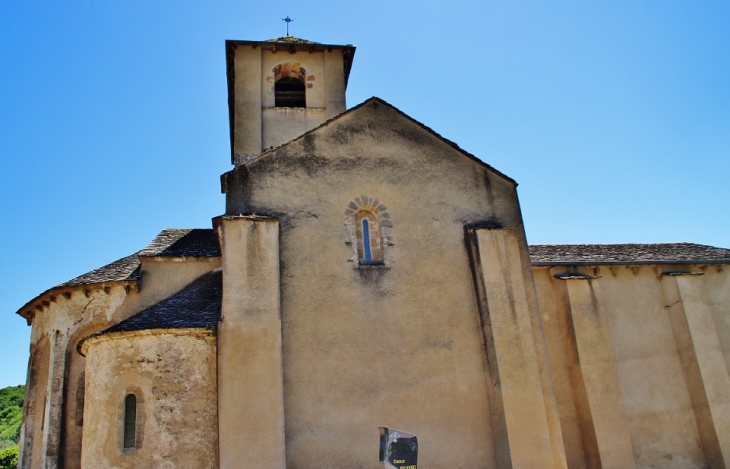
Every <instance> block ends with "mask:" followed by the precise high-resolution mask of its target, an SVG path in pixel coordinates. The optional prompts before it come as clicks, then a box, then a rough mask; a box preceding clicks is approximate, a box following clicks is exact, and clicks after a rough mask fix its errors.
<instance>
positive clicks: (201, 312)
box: [97, 269, 223, 335]
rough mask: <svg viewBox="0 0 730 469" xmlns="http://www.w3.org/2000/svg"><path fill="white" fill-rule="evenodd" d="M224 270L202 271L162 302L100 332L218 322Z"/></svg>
mask: <svg viewBox="0 0 730 469" xmlns="http://www.w3.org/2000/svg"><path fill="white" fill-rule="evenodd" d="M222 293H223V272H222V271H221V270H219V269H217V270H214V271H213V272H209V273H207V274H204V275H201V276H200V277H198V278H197V279H195V280H194V281H193V282H191V283H190V284H189V285H188V286H186V287H185V288H183V289H182V290H180V291H179V292H177V293H175V294H174V295H172V296H169V297H167V298H165V299H164V300H162V301H160V302H159V303H157V304H155V305H152V306H150V307H149V308H147V309H145V310H142V311H140V312H139V313H137V314H135V315H134V316H132V317H129V318H127V319H125V320H124V321H121V322H119V323H118V324H115V325H113V326H112V327H110V328H108V329H106V330H104V331H102V332H100V333H99V334H97V335H102V334H111V333H112V332H128V331H141V330H146V329H184V328H188V327H205V326H208V325H209V326H215V325H216V324H217V323H218V320H219V319H220V317H221V295H222Z"/></svg>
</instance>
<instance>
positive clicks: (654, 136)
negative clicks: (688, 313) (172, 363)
mask: <svg viewBox="0 0 730 469" xmlns="http://www.w3.org/2000/svg"><path fill="white" fill-rule="evenodd" d="M558 3H559V4H558ZM286 15H290V16H291V17H292V18H293V19H294V22H293V23H292V24H291V33H292V35H294V36H298V37H303V38H306V39H310V40H313V41H317V42H326V43H335V44H347V43H350V44H354V45H356V46H357V47H358V49H357V53H356V55H355V62H354V66H353V69H352V74H351V77H350V85H349V89H348V104H349V105H350V106H353V105H355V104H357V103H359V102H361V101H363V100H365V99H367V98H368V97H370V96H373V95H375V96H378V97H380V98H383V99H385V100H386V101H388V102H390V103H391V104H393V105H395V106H397V107H398V108H400V109H401V110H403V111H404V112H406V113H407V114H409V115H411V116H412V117H414V118H415V119H418V120H420V121H421V122H423V123H425V124H426V125H428V126H430V127H432V128H433V129H434V130H436V131H437V132H439V133H441V134H442V135H443V136H445V137H446V138H449V139H451V140H453V141H455V142H457V143H458V144H459V145H461V146H462V147H463V148H464V149H466V150H467V151H469V152H471V153H474V154H475V155H477V156H478V157H480V158H481V159H483V160H484V161H486V162H487V163H489V164H491V165H493V166H494V167H496V168H497V169H499V170H500V171H502V172H504V173H506V174H508V175H509V176H511V177H513V178H514V179H516V180H517V181H518V182H519V183H520V186H519V194H520V198H521V202H522V209H523V216H524V218H525V224H526V228H527V236H528V239H529V241H530V242H531V243H619V242H669V241H691V242H697V243H703V244H710V245H715V246H722V247H730V221H728V220H729V218H730V209H729V208H728V206H729V204H728V200H730V197H729V196H730V193H729V192H730V184H729V183H728V174H729V173H730V154H729V153H730V3H728V2H727V1H726V0H707V1H702V2H686V1H666V0H663V1H659V0H656V1H640V0H631V1H628V0H615V1H610V2H608V1H607V2H586V1H583V0H571V1H563V2H548V1H519V0H512V1H506V0H499V1H493V0H478V1H462V2H458V3H457V2H429V1H423V0H419V1H417V2H416V1H397V2H396V1H393V0H387V1H386V0H371V1H368V2H347V1H342V0H338V1H331V2H326V1H322V2H319V1H311V2H292V1H288V0H284V1H279V2H256V1H248V2H233V1H216V0H210V1H207V2H199V1H179V0H178V1H167V0H155V1H149V0H145V1H140V0H125V1H123V2H120V1H112V0H84V1H77V0H64V1H60V2H58V1H54V2H51V1H34V0H29V1H4V2H0V64H1V65H0V67H1V68H0V72H1V73H0V157H1V158H2V169H1V170H0V204H2V205H1V207H2V212H3V217H2V218H1V219H0V220H1V221H0V223H2V229H0V245H1V246H2V247H3V249H4V253H3V262H2V267H3V268H2V269H0V276H2V277H1V278H0V330H1V331H2V338H1V339H0V387H3V386H7V385H15V384H19V383H21V382H24V380H25V372H26V366H27V358H28V338H29V333H30V328H29V327H27V326H26V325H25V321H24V320H23V319H22V318H20V317H19V316H16V315H15V311H16V310H17V309H18V308H19V307H20V306H22V305H23V304H24V303H25V302H26V301H28V300H31V299H32V298H33V297H35V296H36V295H38V294H39V293H41V292H42V291H44V290H45V289H47V288H49V287H52V286H54V285H56V284H58V283H61V282H64V281H66V280H68V279H70V278H72V277H75V276H77V275H79V274H82V273H84V272H87V271H89V270H92V269H94V268H97V267H99V266H101V265H104V264H106V263H108V262H110V261H113V260H115V259H118V258H120V257H123V256H126V255H128V254H131V253H133V252H136V251H137V250H139V249H141V248H142V247H144V246H145V245H146V244H147V242H148V241H149V240H150V239H152V238H153V237H154V236H155V234H156V233H157V232H159V231H160V230H162V229H163V228H168V227H181V228H182V227H210V226H211V223H210V219H211V218H212V217H214V216H216V215H219V214H221V213H222V212H223V209H224V205H223V203H224V200H223V196H222V195H221V194H220V186H219V179H218V178H219V175H220V174H221V173H223V172H225V171H227V170H228V169H229V168H230V166H229V161H230V160H229V142H228V127H227V126H228V122H227V116H228V114H227V112H228V111H227V101H226V100H227V97H226V79H225V56H224V46H223V41H224V40H225V39H253V40H264V39H270V38H273V37H278V36H282V35H283V34H284V32H285V24H284V23H283V22H282V21H281V18H283V17H284V16H286Z"/></svg>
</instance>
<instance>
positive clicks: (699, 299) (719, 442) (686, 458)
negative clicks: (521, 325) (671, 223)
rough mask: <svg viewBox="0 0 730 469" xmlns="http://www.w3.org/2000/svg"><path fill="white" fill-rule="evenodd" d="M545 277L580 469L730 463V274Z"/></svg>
mask: <svg viewBox="0 0 730 469" xmlns="http://www.w3.org/2000/svg"><path fill="white" fill-rule="evenodd" d="M566 273H569V274H570V275H568V276H566V275H562V274H566ZM693 274H694V275H693ZM534 275H535V281H536V285H537V291H538V298H539V302H540V311H541V314H542V317H543V323H544V327H545V334H546V338H547V343H548V354H549V357H550V364H551V370H552V375H553V382H554V386H555V390H556V395H557V396H558V405H559V409H560V418H561V426H562V431H563V436H564V440H565V445H566V454H567V456H568V461H569V465H570V467H576V468H579V467H597V466H598V464H599V461H600V464H601V465H602V467H604V468H606V467H622V468H624V467H637V468H650V467H658V465H659V466H661V467H663V468H678V469H679V468H692V467H696V468H702V467H725V466H726V465H727V464H728V462H730V461H728V459H727V455H728V453H727V452H726V451H725V450H726V448H727V447H728V446H727V445H728V443H730V439H729V438H728V435H727V433H726V430H725V427H726V426H727V422H728V421H730V415H728V413H727V412H728V410H727V409H728V404H730V395H728V393H729V392H730V385H729V386H725V385H724V383H728V384H730V381H728V371H727V366H726V360H725V359H724V358H723V353H726V352H725V351H726V350H728V345H729V344H730V342H729V340H730V335H728V333H727V331H728V329H727V327H728V324H729V323H730V301H729V298H730V296H729V295H728V294H727V291H728V288H729V287H730V279H729V278H728V275H727V274H726V273H724V271H723V269H722V267H718V266H706V265H705V266H702V265H693V266H676V265H674V266H672V265H666V266H653V265H649V266H638V265H634V266H618V265H616V266H596V267H570V266H562V267H552V268H535V269H534ZM555 275H558V277H569V278H568V279H564V280H563V279H559V278H556V277H555ZM713 399H714V400H713ZM723 455H724V456H723Z"/></svg>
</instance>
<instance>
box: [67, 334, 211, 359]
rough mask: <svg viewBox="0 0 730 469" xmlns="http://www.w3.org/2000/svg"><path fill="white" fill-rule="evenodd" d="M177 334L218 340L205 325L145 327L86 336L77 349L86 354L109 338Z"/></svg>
mask: <svg viewBox="0 0 730 469" xmlns="http://www.w3.org/2000/svg"><path fill="white" fill-rule="evenodd" d="M165 334H167V335H175V336H193V337H199V338H201V339H204V340H207V341H213V342H215V341H216V337H215V332H214V330H213V329H207V328H205V327H191V328H184V329H145V330H141V331H124V332H112V333H109V334H102V335H91V336H89V337H85V338H83V339H81V340H80V341H79V344H78V346H77V347H76V350H77V351H78V352H79V353H80V354H81V355H83V356H84V357H85V356H86V354H87V352H88V351H89V347H90V346H91V345H93V344H98V343H100V342H106V341H108V340H116V339H123V338H131V337H144V336H156V335H165Z"/></svg>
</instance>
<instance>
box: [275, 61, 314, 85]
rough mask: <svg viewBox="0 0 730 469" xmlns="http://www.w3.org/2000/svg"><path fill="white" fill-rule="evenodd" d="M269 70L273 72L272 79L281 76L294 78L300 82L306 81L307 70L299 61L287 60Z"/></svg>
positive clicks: (277, 78) (276, 79) (278, 78)
mask: <svg viewBox="0 0 730 469" xmlns="http://www.w3.org/2000/svg"><path fill="white" fill-rule="evenodd" d="M271 72H272V73H273V74H274V81H275V82H276V81H278V80H280V79H281V78H296V79H298V80H301V82H302V83H306V82H307V71H306V70H305V69H304V67H302V65H301V64H300V63H299V62H287V63H283V64H279V65H277V66H276V67H274V68H273V69H272V70H271Z"/></svg>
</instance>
